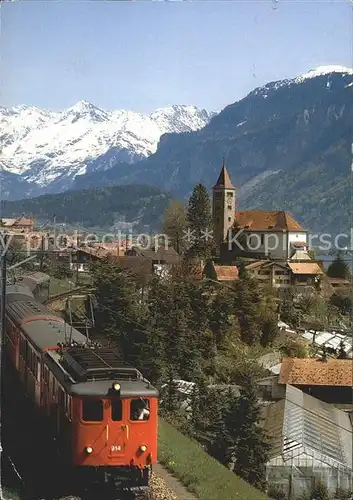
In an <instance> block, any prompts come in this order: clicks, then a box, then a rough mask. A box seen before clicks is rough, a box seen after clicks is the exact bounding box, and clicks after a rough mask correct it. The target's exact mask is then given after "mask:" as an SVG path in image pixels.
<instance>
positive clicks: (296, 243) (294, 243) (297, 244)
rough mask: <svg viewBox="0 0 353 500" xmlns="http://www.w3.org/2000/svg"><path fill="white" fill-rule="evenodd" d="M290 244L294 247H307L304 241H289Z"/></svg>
mask: <svg viewBox="0 0 353 500" xmlns="http://www.w3.org/2000/svg"><path fill="white" fill-rule="evenodd" d="M291 246H292V247H295V248H302V247H307V246H308V244H307V242H306V241H291Z"/></svg>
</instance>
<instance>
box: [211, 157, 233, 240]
mask: <svg viewBox="0 0 353 500" xmlns="http://www.w3.org/2000/svg"><path fill="white" fill-rule="evenodd" d="M212 191H213V203H212V206H213V210H212V215H213V223H214V231H215V238H216V240H217V243H218V244H221V243H223V242H224V241H226V239H227V235H228V231H229V229H230V228H231V227H232V226H233V224H234V221H235V205H236V200H235V198H236V188H235V187H234V186H233V184H232V181H231V179H230V175H229V173H228V170H227V168H226V164H225V159H224V158H223V163H222V169H221V172H220V174H219V176H218V180H217V183H216V184H215V185H214V186H213V188H212Z"/></svg>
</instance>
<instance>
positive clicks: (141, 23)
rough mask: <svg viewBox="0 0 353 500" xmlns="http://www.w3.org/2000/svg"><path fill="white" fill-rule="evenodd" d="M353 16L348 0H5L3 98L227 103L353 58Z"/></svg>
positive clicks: (60, 102) (58, 102)
mask: <svg viewBox="0 0 353 500" xmlns="http://www.w3.org/2000/svg"><path fill="white" fill-rule="evenodd" d="M352 19H353V16H352V5H350V4H349V1H348V0H346V1H345V0H341V1H330V0H327V1H320V0H314V1H303V0H296V1H289V0H278V1H277V2H276V1H266V0H261V1H258V2H257V1H252V0H244V1H237V0H234V1H198V0H195V1H193V2H149V1H146V2H113V1H112V2H103V1H96V2H94V1H75V2H71V1H67V0H65V1H64V0H62V1H60V2H55V1H51V2H50V1H47V2H41V1H37V2H30V1H20V2H18V3H16V2H15V3H3V4H2V7H1V23H2V32H1V39H0V47H1V51H0V58H1V61H0V105H3V106H13V105H19V104H28V105H36V106H40V107H44V108H49V109H53V110H59V109H62V108H64V107H68V106H71V105H73V104H74V103H76V102H77V101H79V100H81V99H85V100H88V101H91V102H92V103H94V104H96V105H97V106H100V107H102V108H104V109H118V108H127V109H133V110H136V111H141V112H150V111H152V110H154V109H156V108H158V107H162V106H168V105H171V104H194V105H197V106H199V107H204V108H207V109H210V110H212V109H213V110H219V109H221V108H223V107H225V106H226V105H227V104H230V103H232V102H234V101H236V100H238V99H241V98H242V97H244V96H245V95H246V94H247V93H248V92H249V91H250V90H252V89H253V88H255V87H257V86H259V85H262V84H264V83H266V82H268V81H273V80H276V79H281V78H288V77H289V78H290V77H293V76H296V75H297V74H300V73H304V72H306V71H308V70H309V69H311V68H313V67H316V66H319V65H324V64H341V65H344V66H349V67H351V66H352V64H353V62H352V58H353V56H352V44H353V39H352Z"/></svg>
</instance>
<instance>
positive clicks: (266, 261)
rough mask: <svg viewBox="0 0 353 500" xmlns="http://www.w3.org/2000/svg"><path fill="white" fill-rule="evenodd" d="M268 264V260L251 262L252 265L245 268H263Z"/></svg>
mask: <svg viewBox="0 0 353 500" xmlns="http://www.w3.org/2000/svg"><path fill="white" fill-rule="evenodd" d="M266 263H267V264H269V261H268V260H257V261H256V262H251V263H250V264H248V265H247V266H245V267H246V269H256V268H258V267H261V266H263V265H264V264H266Z"/></svg>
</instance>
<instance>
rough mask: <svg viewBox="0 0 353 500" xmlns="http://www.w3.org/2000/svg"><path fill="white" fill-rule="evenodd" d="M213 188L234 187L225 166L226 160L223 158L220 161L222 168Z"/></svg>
mask: <svg viewBox="0 0 353 500" xmlns="http://www.w3.org/2000/svg"><path fill="white" fill-rule="evenodd" d="M213 188H223V189H235V187H234V186H233V184H232V181H231V180H230V176H229V173H228V170H227V167H226V162H225V159H224V158H223V162H222V170H221V172H220V174H219V176H218V180H217V182H216V184H215V185H214V186H213Z"/></svg>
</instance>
